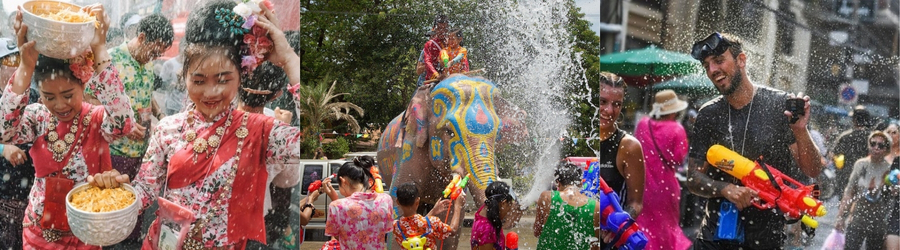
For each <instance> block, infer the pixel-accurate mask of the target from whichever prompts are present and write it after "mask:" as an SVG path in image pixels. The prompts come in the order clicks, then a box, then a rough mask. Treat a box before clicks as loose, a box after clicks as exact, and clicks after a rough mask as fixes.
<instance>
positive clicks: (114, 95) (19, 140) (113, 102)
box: [0, 64, 132, 217]
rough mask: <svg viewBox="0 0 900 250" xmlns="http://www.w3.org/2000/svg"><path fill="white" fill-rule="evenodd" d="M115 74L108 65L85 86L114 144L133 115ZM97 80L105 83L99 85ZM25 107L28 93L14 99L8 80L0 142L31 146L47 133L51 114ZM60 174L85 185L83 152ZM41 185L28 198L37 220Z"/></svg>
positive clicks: (1, 100) (1, 101)
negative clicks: (100, 109) (97, 102)
mask: <svg viewBox="0 0 900 250" xmlns="http://www.w3.org/2000/svg"><path fill="white" fill-rule="evenodd" d="M117 74H118V73H117V71H116V68H115V66H113V65H112V64H110V66H108V67H106V69H104V70H103V71H100V72H99V73H97V74H94V76H93V77H91V79H90V81H88V83H87V89H90V90H91V91H92V92H93V93H96V95H97V99H98V100H100V102H101V103H103V108H104V109H105V110H106V115H105V116H104V117H103V122H102V124H101V126H100V128H101V130H102V134H103V137H104V138H105V139H106V140H107V141H113V139H115V138H116V137H118V136H121V135H123V134H125V133H126V132H127V131H123V129H124V127H125V123H126V121H128V120H131V115H132V111H131V107H130V106H129V104H128V96H125V95H124V94H123V92H122V82H121V81H119V78H118V77H115V76H116V75H117ZM100 79H104V80H106V81H105V82H103V83H100V82H99V81H100ZM26 104H28V94H27V92H26V93H25V94H23V95H17V94H16V93H15V92H13V91H12V80H10V84H8V85H6V89H5V90H4V93H3V97H0V117H3V122H2V123H3V126H2V127H0V141H3V142H11V143H13V144H24V143H32V142H34V140H36V139H37V138H38V137H39V136H42V135H44V134H46V133H47V131H48V129H47V126H48V125H49V122H50V119H51V114H50V111H49V110H47V107H46V106H44V105H43V104H40V103H34V104H31V105H27V106H26ZM23 109H24V111H23ZM46 160H49V159H46ZM63 171H64V172H65V173H66V175H67V177H68V178H69V179H72V180H74V181H75V183H82V182H87V177H88V175H89V173H88V167H87V163H86V162H85V160H84V154H83V153H82V151H77V152H72V156H71V157H70V158H69V162H68V163H67V164H66V166H65V167H64V168H63ZM44 184H45V182H44V178H38V177H35V178H34V186H32V187H31V193H30V194H29V195H28V201H29V203H31V210H32V212H34V215H36V216H37V217H40V216H41V215H42V214H43V211H44V195H45V194H46V189H45V186H44Z"/></svg>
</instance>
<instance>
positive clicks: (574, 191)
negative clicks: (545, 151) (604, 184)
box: [534, 163, 600, 250]
mask: <svg viewBox="0 0 900 250" xmlns="http://www.w3.org/2000/svg"><path fill="white" fill-rule="evenodd" d="M554 175H555V176H556V187H557V190H558V191H544V192H543V193H541V197H540V198H539V199H538V201H537V211H536V214H535V221H534V236H535V237H538V245H537V249H582V250H587V249H599V245H597V244H595V243H594V242H595V241H597V240H598V239H599V238H600V230H599V228H600V205H599V204H597V201H596V200H594V199H591V198H590V197H588V196H587V195H584V194H582V193H581V187H580V186H581V185H580V184H581V176H582V170H581V168H580V167H578V166H576V165H574V164H571V163H561V164H560V165H559V166H558V167H557V168H556V171H555V173H554ZM595 228H597V229H596V230H595Z"/></svg>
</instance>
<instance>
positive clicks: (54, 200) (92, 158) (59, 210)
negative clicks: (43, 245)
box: [28, 103, 112, 231]
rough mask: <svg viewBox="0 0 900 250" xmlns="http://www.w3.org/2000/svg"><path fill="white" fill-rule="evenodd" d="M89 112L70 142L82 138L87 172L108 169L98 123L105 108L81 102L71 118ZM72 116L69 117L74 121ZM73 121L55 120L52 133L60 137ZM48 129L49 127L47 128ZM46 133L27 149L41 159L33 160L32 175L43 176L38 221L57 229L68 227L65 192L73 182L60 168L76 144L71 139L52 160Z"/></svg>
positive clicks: (48, 227)
mask: <svg viewBox="0 0 900 250" xmlns="http://www.w3.org/2000/svg"><path fill="white" fill-rule="evenodd" d="M88 115H90V116H91V122H90V124H89V126H84V124H82V127H81V128H79V129H78V130H76V132H75V138H76V141H75V142H74V143H78V139H77V138H81V137H82V136H83V138H82V141H81V149H82V155H83V156H84V161H85V163H86V164H87V167H88V173H89V174H91V175H94V174H97V173H100V172H101V171H107V170H110V169H112V163H111V161H110V159H109V142H107V141H106V139H104V138H103V135H101V132H100V125H101V124H102V123H103V116H104V115H105V110H104V109H103V108H102V107H100V108H97V109H94V106H92V105H90V104H87V103H82V104H81V113H80V114H79V115H78V116H76V117H75V118H74V119H77V121H78V122H83V121H84V117H85V116H88ZM74 119H73V121H74ZM73 121H67V122H59V124H57V126H56V133H58V134H59V135H60V138H59V139H60V140H62V139H63V138H61V137H62V135H65V134H66V133H68V132H69V128H70V127H71V126H72V123H73ZM48 133H49V131H48ZM45 135H46V133H43V134H41V135H40V136H38V137H37V138H36V139H35V140H34V146H32V147H31V149H30V150H29V151H28V152H29V153H31V157H33V158H34V159H43V160H40V161H34V170H35V176H37V177H41V178H44V180H45V185H44V186H45V190H46V192H45V194H44V211H43V213H42V215H41V219H40V225H41V228H43V229H56V230H61V231H69V223H68V219H67V215H66V202H65V201H66V195H67V194H68V193H69V191H71V190H72V187H73V186H74V185H75V182H74V181H73V180H72V179H69V178H68V177H67V176H66V175H65V174H62V169H63V167H65V166H66V165H67V164H68V163H69V159H70V158H71V157H72V154H75V153H77V152H73V150H75V148H76V147H77V146H78V145H75V144H74V143H73V144H72V145H70V146H69V149H68V151H67V152H66V155H65V157H64V158H63V160H62V161H60V162H56V161H55V160H52V159H53V152H51V151H50V145H49V143H48V142H47V140H46V139H45ZM53 173H60V174H58V175H56V176H50V175H51V174H53Z"/></svg>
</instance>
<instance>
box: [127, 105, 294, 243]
mask: <svg viewBox="0 0 900 250" xmlns="http://www.w3.org/2000/svg"><path fill="white" fill-rule="evenodd" d="M295 100H296V97H295ZM234 109H235V107H234V105H232V107H231V109H230V110H229V111H226V112H222V114H219V115H218V116H216V117H214V118H213V120H212V121H206V119H205V118H203V116H202V115H201V114H200V113H199V112H197V111H194V110H193V109H191V110H189V111H185V112H181V113H178V114H174V115H171V116H167V117H165V118H163V119H162V120H160V121H159V124H158V125H157V126H156V129H155V130H154V132H153V136H152V137H151V138H150V145H149V147H148V148H147V153H146V154H145V155H144V163H143V164H142V165H141V171H140V172H139V173H138V175H137V178H135V180H134V181H133V182H132V184H133V185H134V186H135V188H136V189H138V190H139V192H140V193H141V194H142V195H141V201H142V202H143V208H142V209H146V208H147V207H149V206H150V205H151V204H153V203H154V202H156V197H157V195H158V194H159V193H160V191H165V194H163V196H164V197H165V198H166V199H168V200H169V201H171V202H173V203H175V204H178V205H181V206H184V207H186V208H188V209H191V210H192V211H193V212H194V215H195V216H196V217H197V218H198V219H201V218H205V217H206V216H207V211H208V210H209V208H210V204H214V203H219V202H221V203H222V204H223V207H222V209H221V210H219V211H220V213H219V214H215V215H214V216H213V218H206V224H205V225H204V226H205V227H204V230H203V241H204V243H205V244H206V246H207V247H222V246H227V245H228V244H229V239H228V235H227V229H228V213H229V212H230V211H229V209H228V206H229V204H228V203H229V199H230V198H231V191H230V190H231V189H230V188H229V189H225V187H226V186H227V184H228V183H226V180H227V179H228V178H226V177H228V176H229V175H230V173H231V171H232V169H233V168H235V167H237V165H236V164H235V163H236V162H235V160H234V158H231V159H229V160H227V161H225V163H223V165H222V166H221V167H216V166H210V169H216V170H215V171H213V172H212V173H211V174H209V176H207V177H206V178H204V179H203V180H200V181H198V182H196V183H193V184H191V185H188V186H186V187H182V188H177V189H167V190H163V189H164V188H165V186H166V181H167V180H166V176H167V175H166V173H167V170H168V162H169V159H170V158H172V156H173V155H174V154H175V153H176V152H177V151H178V150H181V149H183V148H185V147H187V146H189V145H190V143H189V142H187V141H185V140H184V137H185V136H184V135H185V133H187V131H185V129H184V128H185V127H187V117H188V116H189V115H191V116H194V125H193V126H194V128H196V131H202V130H205V129H210V126H212V125H213V124H215V122H216V121H219V120H220V119H223V118H225V117H226V116H227V115H231V111H233V110H234ZM299 162H300V128H298V127H291V126H290V125H289V124H285V123H283V122H280V121H278V120H275V121H274V126H273V127H272V131H271V132H270V133H269V145H268V149H267V152H266V171H267V172H268V174H269V175H270V176H274V175H277V174H278V173H279V172H280V171H281V169H283V168H284V166H290V165H296V164H299ZM222 192H227V193H226V195H225V197H224V198H220V194H221V193H222ZM259 205H260V206H262V205H263V204H259ZM259 219H260V220H262V219H263V214H260V215H259ZM169 226H170V227H172V228H176V229H177V227H176V226H174V225H169Z"/></svg>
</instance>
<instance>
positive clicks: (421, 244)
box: [393, 176, 466, 250]
mask: <svg viewBox="0 0 900 250" xmlns="http://www.w3.org/2000/svg"><path fill="white" fill-rule="evenodd" d="M456 177H457V178H458V176H456ZM451 202H452V203H453V208H452V209H453V212H452V214H453V218H452V219H450V220H449V222H450V224H449V225H448V224H447V223H446V222H445V221H441V219H439V218H438V217H437V216H434V215H436V214H441V213H444V211H447V207H449V206H450V203H451ZM397 203H398V204H400V210H401V211H403V215H402V216H401V217H400V218H398V219H397V220H395V221H394V227H393V233H394V240H395V241H396V242H397V244H400V246H402V247H403V249H408V250H429V249H431V250H438V248H436V246H437V245H436V242H437V241H438V240H443V239H446V238H447V237H450V236H453V235H456V234H457V233H459V221H460V217H461V216H463V213H462V207H463V205H465V203H466V199H465V194H459V195H458V196H456V197H455V198H453V199H445V200H441V201H439V202H438V203H437V204H436V205H435V206H434V209H432V210H431V212H429V213H428V215H426V216H422V215H419V214H417V213H416V210H418V209H419V188H417V187H416V184H415V183H412V182H407V183H403V184H401V185H400V187H398V188H397Z"/></svg>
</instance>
